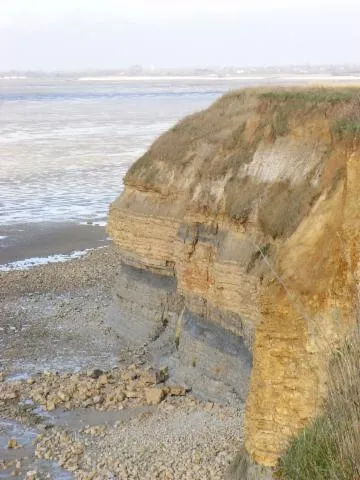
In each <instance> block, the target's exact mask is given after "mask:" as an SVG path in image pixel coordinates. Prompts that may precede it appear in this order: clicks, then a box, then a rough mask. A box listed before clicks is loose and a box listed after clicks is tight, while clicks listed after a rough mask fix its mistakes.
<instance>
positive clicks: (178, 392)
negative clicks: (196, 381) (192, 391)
mask: <svg viewBox="0 0 360 480" xmlns="http://www.w3.org/2000/svg"><path fill="white" fill-rule="evenodd" d="M169 395H172V396H175V397H183V396H184V395H186V388H185V387H169Z"/></svg>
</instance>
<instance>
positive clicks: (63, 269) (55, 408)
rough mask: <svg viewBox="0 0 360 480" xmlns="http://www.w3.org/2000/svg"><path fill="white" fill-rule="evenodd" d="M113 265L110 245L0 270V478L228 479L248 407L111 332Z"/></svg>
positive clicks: (114, 258) (147, 348)
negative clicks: (219, 398) (204, 391)
mask: <svg viewBox="0 0 360 480" xmlns="http://www.w3.org/2000/svg"><path fill="white" fill-rule="evenodd" d="M118 263H119V262H118V254H117V252H116V250H115V249H113V247H105V248H102V249H98V250H94V251H93V252H91V253H90V254H88V255H87V256H86V257H83V258H81V259H77V260H74V261H72V262H67V263H63V264H52V265H47V266H42V267H37V268H34V269H31V270H28V271H14V272H9V273H2V274H0V281H1V292H0V295H1V307H0V308H1V310H0V351H1V354H0V372H1V373H0V478H15V479H24V478H26V479H28V480H30V479H34V480H35V479H42V478H53V479H58V480H60V479H62V480H65V479H66V480H67V479H72V478H74V479H79V480H83V479H89V480H90V479H92V480H95V479H97V480H100V479H117V480H122V479H124V480H125V479H133V480H135V479H139V480H140V479H141V480H142V479H149V480H152V479H164V480H165V479H166V480H172V479H174V480H175V479H192V480H194V479H198V480H201V479H218V480H221V479H224V478H225V475H226V471H227V469H228V466H229V463H230V461H231V460H232V458H233V457H234V455H235V453H236V451H238V450H239V448H240V442H241V439H242V433H241V432H242V425H243V417H242V411H241V410H240V409H238V408H236V406H234V405H229V404H225V403H222V404H219V403H214V402H209V401H206V400H205V399H204V398H202V399H200V398H199V397H197V396H196V395H195V394H194V392H193V391H192V388H191V387H190V386H189V385H188V384H186V383H185V382H184V381H179V377H174V376H173V375H172V372H171V371H169V370H168V369H167V368H161V365H160V366H159V365H156V366H155V365H153V364H152V363H151V358H152V357H151V355H150V351H151V349H152V348H153V343H154V342H156V340H157V339H154V341H153V342H152V341H151V340H150V341H149V342H144V343H143V344H141V345H131V344H129V342H128V341H125V340H124V339H123V338H122V337H121V335H119V334H118V333H117V332H116V331H115V330H114V329H113V327H112V326H113V325H114V324H115V323H116V320H117V319H116V315H119V312H118V311H117V310H116V309H114V305H113V302H114V300H113V292H112V288H113V285H114V283H115V281H116V276H117V275H118V273H117V265H118ZM193 368H194V371H195V370H196V369H195V365H194V367H193ZM194 378H196V375H194ZM195 390H196V389H195Z"/></svg>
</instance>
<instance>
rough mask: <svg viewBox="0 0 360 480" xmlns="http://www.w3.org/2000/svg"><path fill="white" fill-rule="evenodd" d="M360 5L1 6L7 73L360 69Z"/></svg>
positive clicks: (1, 64) (149, 2) (89, 0)
mask: <svg viewBox="0 0 360 480" xmlns="http://www.w3.org/2000/svg"><path fill="white" fill-rule="evenodd" d="M359 19H360V2H359V1H358V0H342V1H339V0H336V1H335V0H246V1H245V0H0V71H5V70H11V69H14V70H69V71H70V70H85V69H117V68H119V69H121V68H124V67H128V66H129V65H134V64H141V65H143V66H144V67H151V66H152V67H158V68H162V67H172V68H174V67H207V66H219V67H221V66H231V65H234V66H245V67H246V66H269V65H290V64H349V63H350V64H354V63H357V64H360V53H359V45H360V28H359V27H358V23H359Z"/></svg>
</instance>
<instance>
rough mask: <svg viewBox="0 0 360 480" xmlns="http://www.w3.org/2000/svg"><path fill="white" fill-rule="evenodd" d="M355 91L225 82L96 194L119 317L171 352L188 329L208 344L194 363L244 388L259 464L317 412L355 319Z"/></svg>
mask: <svg viewBox="0 0 360 480" xmlns="http://www.w3.org/2000/svg"><path fill="white" fill-rule="evenodd" d="M359 92H360V90H358V89H356V88H350V87H349V88H348V87H346V88H345V87H344V88H336V89H335V88H310V89H273V90H259V89H247V90H242V91H237V92H233V93H230V94H227V95H225V96H224V97H222V98H221V99H220V100H218V101H217V102H215V103H214V104H213V105H212V106H211V107H210V108H208V109H207V110H205V111H203V112H200V113H196V114H194V115H191V116H189V117H187V118H185V119H184V120H183V121H181V122H180V123H179V124H177V125H176V126H175V127H173V128H172V129H171V130H169V131H168V132H167V133H165V134H164V135H162V136H161V137H160V138H158V139H157V140H156V141H155V142H154V144H153V145H152V146H151V148H150V149H149V150H148V152H147V153H145V155H144V156H143V157H141V158H140V159H139V160H138V161H137V162H136V163H135V164H134V165H133V166H132V168H130V170H129V172H128V173H127V175H126V177H125V182H124V183H125V190H124V192H123V194H122V195H121V196H120V197H119V198H118V199H117V200H116V201H115V202H114V203H113V204H112V205H111V208H110V214H109V225H108V229H109V233H110V235H111V237H112V238H113V240H114V242H115V244H116V245H117V246H118V248H119V249H120V252H121V262H122V267H121V269H122V270H121V273H120V275H119V283H118V286H117V293H118V298H119V301H121V302H122V303H123V305H124V304H126V308H127V311H131V312H133V314H132V316H131V319H130V320H129V324H128V329H129V330H131V329H132V328H133V325H134V324H135V323H136V322H137V321H138V320H137V318H138V315H139V312H141V315H143V317H146V322H145V323H146V325H147V328H148V332H151V331H152V330H151V329H152V328H153V326H154V325H156V330H153V333H154V332H155V333H154V338H158V336H159V335H160V333H164V331H167V333H166V335H168V337H169V338H173V340H174V343H175V345H176V347H177V349H178V350H179V349H180V351H181V348H182V345H189V338H190V337H189V336H191V340H190V345H191V348H190V349H189V346H187V347H186V348H187V350H186V352H184V355H183V358H184V359H185V361H186V360H187V361H188V363H191V362H192V363H193V364H195V363H196V362H199V363H200V364H201V358H202V357H201V352H202V351H205V350H206V348H208V347H206V345H210V346H211V350H210V351H208V350H206V352H207V353H206V355H207V358H206V359H205V357H204V360H203V371H205V373H206V374H209V378H210V377H211V378H212V379H213V380H214V379H219V378H222V379H223V380H225V383H226V382H227V384H228V385H232V386H233V387H234V389H235V391H236V392H237V393H238V394H239V395H240V397H241V396H244V397H245V396H246V415H245V447H246V450H247V452H248V453H249V454H250V456H251V457H252V458H253V459H254V460H255V461H256V462H259V463H261V464H263V465H268V466H271V465H274V464H275V463H276V461H277V458H278V456H279V454H280V453H281V452H282V450H283V449H284V448H285V446H286V444H287V441H288V439H289V438H290V437H291V436H292V435H293V434H295V433H296V432H297V431H299V429H301V428H302V427H303V426H304V425H305V424H306V423H307V422H309V420H310V419H312V418H313V417H314V416H315V415H316V414H317V413H318V411H319V409H320V408H321V405H322V401H323V399H324V396H325V395H326V371H327V363H328V359H329V355H330V352H331V351H332V350H333V349H334V348H335V347H336V345H338V344H339V342H341V339H343V338H344V336H345V335H346V333H347V332H348V331H349V329H350V328H351V326H352V325H353V323H354V319H355V316H354V305H355V301H356V297H357V275H358V269H359V252H360V243H359V232H360V228H359V227H360V203H359V198H360V145H359V143H360V142H359V141H358V139H359V138H360V107H359V105H360V100H359V98H360V97H359ZM140 284H141V289H140V290H139V287H138V286H139V285H140ZM139 292H140V294H139ZM169 325H170V326H171V328H170V327H169ZM169 328H170V330H169ZM125 330H126V328H125ZM156 332H157V333H156ZM137 333H138V331H137ZM227 335H229V336H227ZM186 336H187V337H188V342H187V344H186V343H183V342H184V339H185V338H186ZM144 338H145V337H144ZM219 338H222V341H221V342H220V344H221V345H220V344H219V343H217V339H219ZM229 339H230V340H229ZM200 344H201V345H200ZM204 345H205V346H204ZM219 345H220V347H219ZM184 348H185V347H184ZM194 352H195V353H194ZM217 352H221V355H220V354H219V355H218V354H217ZM204 355H205V354H204ZM192 356H194V357H193V358H192V360H191V358H190V357H192ZM239 359H240V360H239ZM212 362H213V364H212V365H211V363H212ZM193 366H194V365H193ZM249 376H250V384H249V390H248V391H247V379H248V377H249ZM238 383H241V388H238V385H237V384H238Z"/></svg>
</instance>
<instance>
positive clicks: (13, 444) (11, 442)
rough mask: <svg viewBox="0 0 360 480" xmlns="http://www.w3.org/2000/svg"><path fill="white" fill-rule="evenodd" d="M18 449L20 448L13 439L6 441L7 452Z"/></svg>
mask: <svg viewBox="0 0 360 480" xmlns="http://www.w3.org/2000/svg"><path fill="white" fill-rule="evenodd" d="M20 447H21V445H19V444H18V442H17V441H16V440H15V439H14V438H11V439H10V440H8V443H7V448H8V449H9V450H13V449H17V448H20Z"/></svg>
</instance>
